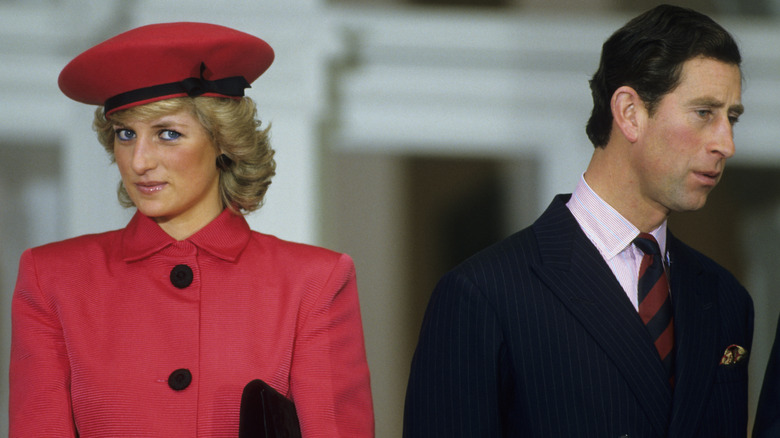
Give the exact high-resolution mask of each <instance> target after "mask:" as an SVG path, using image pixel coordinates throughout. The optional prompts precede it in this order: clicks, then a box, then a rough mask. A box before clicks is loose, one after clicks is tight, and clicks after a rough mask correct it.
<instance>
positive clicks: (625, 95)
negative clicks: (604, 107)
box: [610, 85, 645, 143]
mask: <svg viewBox="0 0 780 438" xmlns="http://www.w3.org/2000/svg"><path fill="white" fill-rule="evenodd" d="M610 105H611V108H612V119H613V120H614V122H615V126H616V127H617V128H618V129H619V130H620V132H621V133H623V137H625V138H626V140H628V141H629V142H630V143H635V142H636V141H637V140H638V139H639V133H640V130H641V127H642V120H643V119H642V117H643V115H644V111H645V105H644V102H642V99H641V98H640V97H639V94H638V93H637V92H636V90H634V89H633V88H631V87H629V86H626V85H624V86H622V87H620V88H618V89H617V90H615V93H613V94H612V101H611V102H610Z"/></svg>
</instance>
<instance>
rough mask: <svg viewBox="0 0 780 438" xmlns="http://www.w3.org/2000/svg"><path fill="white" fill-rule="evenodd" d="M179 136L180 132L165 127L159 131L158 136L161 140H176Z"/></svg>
mask: <svg viewBox="0 0 780 438" xmlns="http://www.w3.org/2000/svg"><path fill="white" fill-rule="evenodd" d="M179 137H181V134H179V133H178V132H176V131H171V130H170V129H166V130H164V131H162V132H161V133H160V138H162V139H163V140H176V139H177V138H179Z"/></svg>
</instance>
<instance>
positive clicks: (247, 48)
mask: <svg viewBox="0 0 780 438" xmlns="http://www.w3.org/2000/svg"><path fill="white" fill-rule="evenodd" d="M273 60H274V51H273V49H271V46H269V45H268V44H267V43H266V42H265V41H263V40H261V39H260V38H257V37H255V36H252V35H249V34H247V33H244V32H239V31H237V30H235V29H231V28H229V27H224V26H218V25H215V24H207V23H187V22H185V23H162V24H151V25H148V26H142V27H138V28H135V29H133V30H129V31H127V32H124V33H121V34H119V35H117V36H115V37H113V38H110V39H108V40H106V41H104V42H102V43H100V44H98V45H96V46H94V47H92V48H91V49H89V50H87V51H86V52H84V53H82V54H80V55H79V56H77V57H76V58H74V59H73V60H72V61H71V62H70V63H68V65H66V66H65V68H64V69H62V72H61V73H60V77H59V81H58V83H59V86H60V89H61V90H62V92H63V93H65V95H66V96H68V97H70V98H71V99H73V100H76V101H78V102H83V103H88V104H94V105H104V106H105V111H106V115H108V114H110V113H112V112H114V111H119V110H122V109H126V108H129V107H132V106H136V105H143V104H145V103H149V102H155V101H158V100H164V99H170V98H172V97H181V96H201V95H203V96H220V97H233V98H239V97H241V96H243V95H244V89H245V88H247V87H249V84H250V83H251V82H253V81H254V80H255V79H257V78H258V77H259V76H260V75H261V74H263V72H265V71H266V69H268V67H269V66H270V65H271V62H273Z"/></svg>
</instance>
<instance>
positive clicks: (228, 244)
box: [122, 209, 251, 262]
mask: <svg viewBox="0 0 780 438" xmlns="http://www.w3.org/2000/svg"><path fill="white" fill-rule="evenodd" d="M250 236H251V230H250V229H249V224H247V222H246V219H244V217H243V216H241V215H237V214H235V213H233V212H231V211H230V210H228V209H225V210H223V211H222V213H220V215H219V216H217V217H216V218H215V219H214V220H213V221H211V222H210V223H209V224H208V225H206V226H205V227H203V228H202V229H201V230H200V231H198V232H197V233H195V234H193V235H192V236H190V237H189V238H187V239H185V241H186V242H189V243H191V244H193V245H195V246H196V247H198V248H199V249H202V250H204V251H206V252H208V253H210V254H212V255H214V256H216V257H219V258H221V259H224V260H227V261H231V262H232V261H235V260H236V259H237V258H238V256H239V254H241V251H243V249H244V248H245V247H246V245H247V244H248V243H249V238H250ZM175 244H177V241H176V239H174V238H173V237H171V236H169V235H168V234H167V233H166V232H165V231H163V229H162V228H160V226H159V225H157V223H156V222H155V221H154V220H153V219H151V218H149V217H147V216H145V215H143V214H141V213H140V212H138V211H136V213H135V215H134V216H133V218H132V219H131V220H130V222H129V223H128V224H127V227H125V229H124V230H123V234H122V255H123V257H122V258H123V260H124V261H126V262H131V261H136V260H140V259H143V258H146V257H149V256H151V255H152V254H156V253H158V252H160V251H162V250H163V249H165V248H167V247H169V246H172V245H175Z"/></svg>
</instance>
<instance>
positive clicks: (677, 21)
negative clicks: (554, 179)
mask: <svg viewBox="0 0 780 438" xmlns="http://www.w3.org/2000/svg"><path fill="white" fill-rule="evenodd" d="M740 62H741V57H740V53H739V49H738V48H737V45H736V43H735V42H734V40H733V39H732V37H731V36H730V35H729V34H728V32H726V31H725V30H724V29H723V28H722V27H720V26H719V25H718V24H716V23H715V22H714V21H712V20H711V19H710V18H708V17H706V16H704V15H702V14H699V13H697V12H694V11H691V10H688V9H682V8H678V7H673V6H667V5H663V6H659V7H657V8H654V9H652V10H650V11H648V12H646V13H644V14H642V15H640V16H638V17H636V18H635V19H633V20H631V21H630V22H628V23H627V24H626V25H625V26H624V27H622V28H621V29H619V30H618V31H617V32H616V33H615V34H613V35H612V36H611V37H610V38H609V39H608V40H607V41H606V43H605V44H604V46H603V50H602V56H601V63H600V66H599V69H598V71H597V72H596V73H595V75H594V77H593V79H592V80H591V89H592V92H593V100H594V108H593V114H592V115H591V119H590V120H589V122H588V126H587V133H588V137H589V138H590V139H591V141H592V142H593V144H594V146H595V151H594V153H593V157H592V160H591V162H590V164H589V166H588V168H587V170H586V171H585V173H584V174H583V177H582V178H581V180H580V183H579V184H578V186H577V187H576V189H575V191H574V193H573V194H572V195H559V196H558V197H556V198H555V199H554V200H553V202H552V204H551V205H550V206H549V207H548V209H547V210H546V211H545V212H544V213H543V214H542V216H541V217H540V218H539V219H537V221H536V222H535V223H534V224H533V225H532V226H531V227H530V228H527V229H525V230H523V231H520V232H519V233H517V234H515V235H513V236H511V237H509V238H507V239H506V240H504V241H502V242H500V243H498V244H496V245H494V246H492V247H490V248H488V249H487V250H485V251H482V252H481V253H479V254H477V255H476V256H474V257H472V258H471V259H469V260H467V261H466V262H464V263H463V264H461V265H460V266H458V267H457V268H455V269H454V270H453V271H451V272H450V273H448V274H446V275H445V276H444V277H443V278H442V279H441V281H440V282H439V284H438V285H437V287H436V290H435V291H434V293H433V296H432V298H431V302H430V304H429V307H428V310H427V313H426V316H425V320H424V322H423V327H422V331H421V333H420V339H419V345H418V347H417V350H416V353H415V356H414V360H413V363H412V369H411V376H410V379H409V387H408V392H407V397H406V409H405V420H404V434H405V436H406V437H409V438H411V437H543V438H568V437H577V438H583V437H593V438H606V437H614V438H618V437H631V438H636V437H684V438H692V437H715V436H724V437H739V436H742V437H744V436H745V434H746V430H747V362H748V360H747V352H748V351H749V349H750V346H751V342H752V337H753V304H752V301H751V299H750V297H749V295H748V293H747V291H746V290H745V289H744V288H743V287H742V286H741V285H740V284H739V283H738V282H737V280H736V279H735V278H734V277H733V276H732V275H731V274H729V273H728V272H727V271H726V270H725V269H723V268H722V267H720V266H718V265H717V264H715V263H714V262H713V261H712V260H710V259H708V258H706V257H705V256H703V255H702V254H700V253H698V252H696V251H695V250H693V249H691V248H690V247H688V246H686V245H685V244H683V243H682V242H681V241H679V240H678V239H676V238H675V237H674V236H673V235H672V234H671V233H668V232H667V229H666V218H667V216H668V215H669V214H670V213H671V212H672V211H688V210H696V209H698V208H701V207H702V206H703V205H704V203H705V201H706V199H707V195H708V194H709V192H710V190H712V188H713V187H714V186H715V185H716V184H717V182H718V181H719V180H720V177H721V175H722V173H723V168H724V164H725V162H726V160H727V159H728V158H729V157H731V156H732V155H733V154H734V143H733V127H734V124H735V123H736V122H737V119H738V117H739V115H740V114H741V113H742V111H743V109H742V105H741V103H740V99H741V81H742V78H741V72H740V67H739V65H740ZM638 237H639V238H641V239H637V238H638ZM713 238H715V236H713ZM654 252H657V254H655V255H653V253H654ZM651 277H652V278H651ZM670 292H671V296H670ZM648 307H649V308H648Z"/></svg>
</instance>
